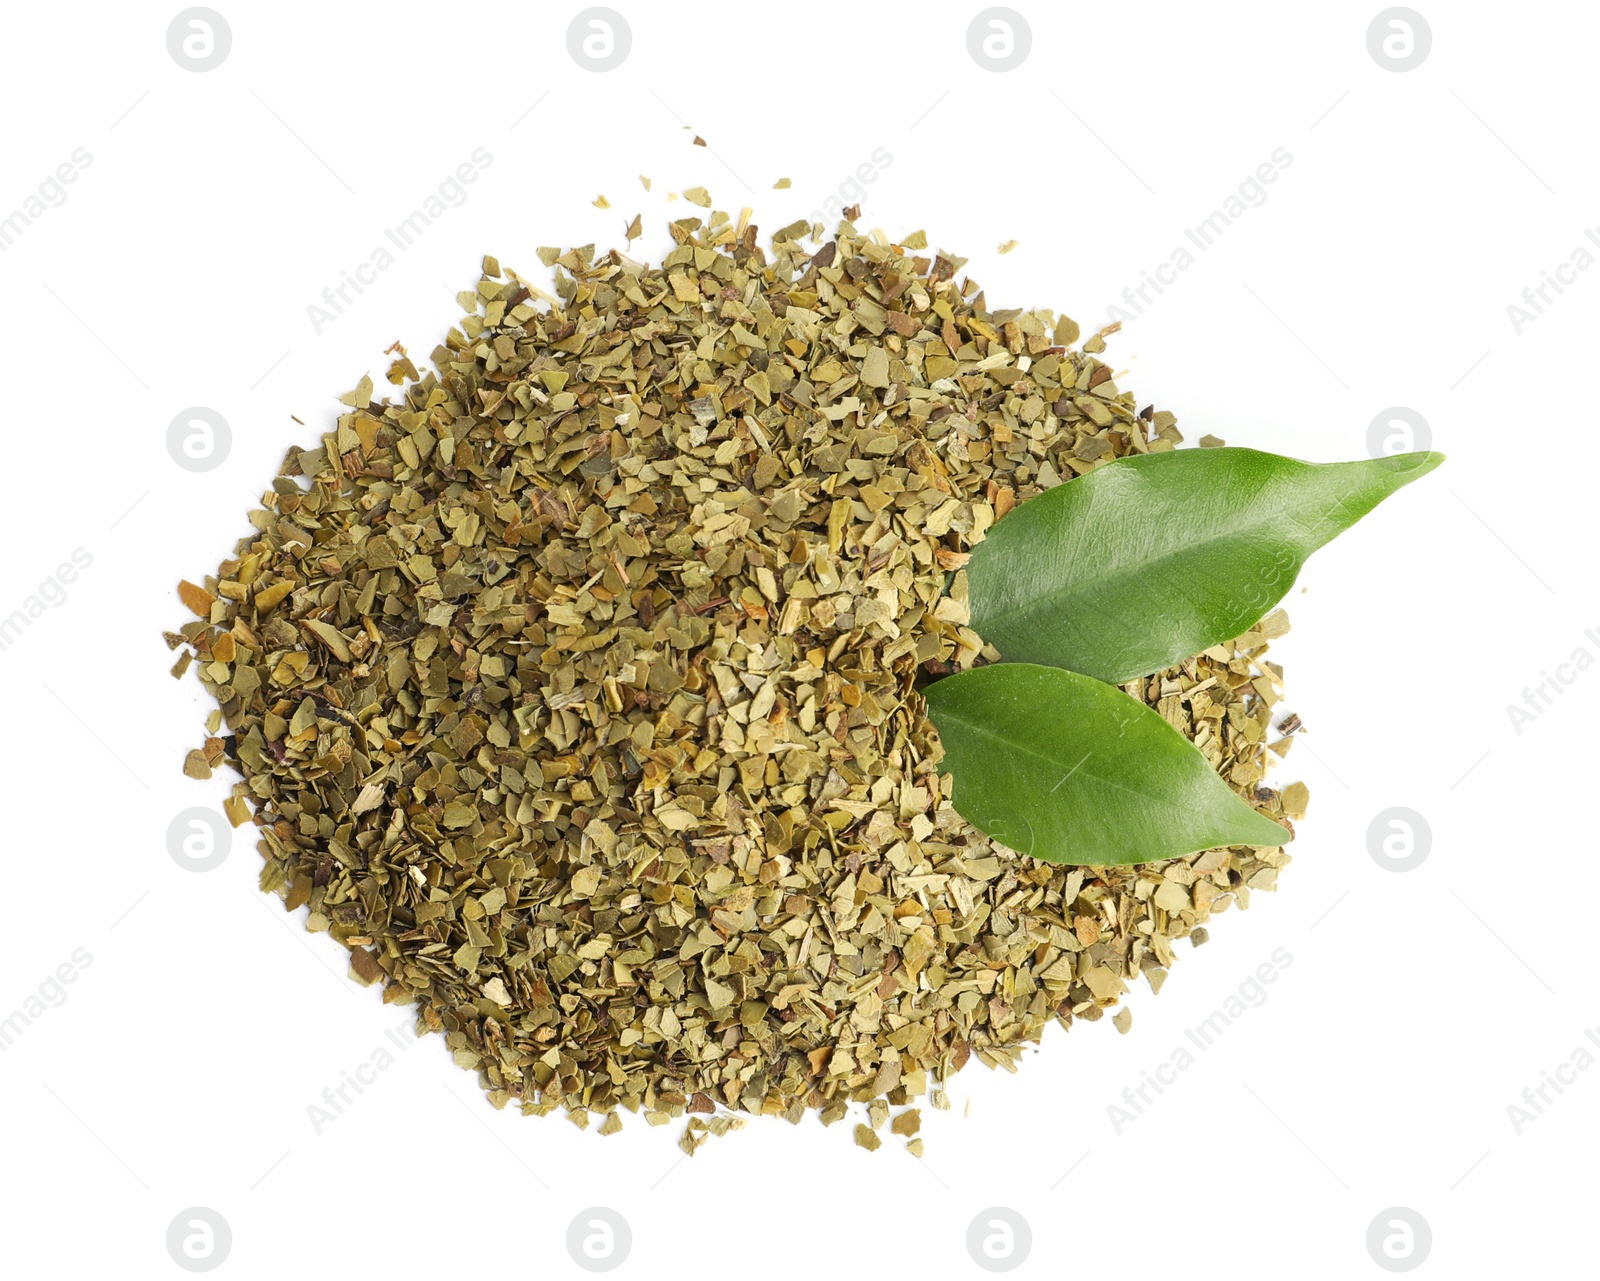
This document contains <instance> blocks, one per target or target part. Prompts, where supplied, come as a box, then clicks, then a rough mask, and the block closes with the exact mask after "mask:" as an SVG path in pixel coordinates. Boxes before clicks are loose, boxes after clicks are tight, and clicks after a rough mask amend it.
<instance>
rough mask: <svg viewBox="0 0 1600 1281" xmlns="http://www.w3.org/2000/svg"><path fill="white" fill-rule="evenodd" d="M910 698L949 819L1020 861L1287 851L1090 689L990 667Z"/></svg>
mask: <svg viewBox="0 0 1600 1281" xmlns="http://www.w3.org/2000/svg"><path fill="white" fill-rule="evenodd" d="M923 694H924V697H925V698H926V699H927V701H928V710H929V712H931V713H932V715H933V723H934V725H935V726H936V727H937V728H938V730H939V738H940V740H941V742H943V744H944V750H945V756H944V760H943V761H942V762H941V763H940V766H939V768H940V769H942V770H945V771H947V772H948V773H949V774H950V775H951V776H952V777H953V778H954V779H955V795H954V796H953V798H952V800H953V802H954V804H955V808H956V812H957V813H959V814H960V815H961V816H962V817H963V818H964V819H966V820H967V822H969V823H971V824H972V825H973V826H974V827H976V828H979V829H981V830H982V831H984V832H987V833H988V834H989V835H990V836H992V837H994V838H995V839H996V840H997V841H1001V842H1003V843H1004V844H1006V845H1009V846H1011V848H1012V849H1015V850H1020V851H1021V852H1022V853H1024V854H1031V855H1032V856H1033V857H1035V858H1041V859H1045V860H1046V861H1048V862H1051V863H1092V864H1095V865H1097V866H1103V865H1105V864H1108V863H1147V862H1151V861H1153V860H1155V859H1163V858H1176V857H1178V856H1179V855H1182V854H1192V853H1194V852H1195V851H1196V850H1206V849H1215V848H1217V847H1219V846H1223V845H1283V844H1284V843H1285V842H1287V841H1288V840H1290V839H1291V838H1290V834H1289V832H1288V830H1287V829H1285V828H1283V827H1281V826H1279V825H1278V824H1277V823H1274V822H1273V821H1272V820H1271V819H1270V818H1267V817H1266V816H1265V815H1262V814H1258V813H1257V812H1256V811H1255V810H1253V809H1251V808H1250V806H1249V805H1247V804H1246V803H1245V802H1244V801H1243V800H1241V799H1240V798H1239V796H1238V795H1237V794H1236V793H1235V792H1234V791H1233V789H1232V788H1230V787H1229V786H1228V785H1227V784H1226V783H1225V782H1223V781H1222V778H1221V776H1220V775H1219V774H1218V773H1217V772H1216V770H1214V769H1213V768H1212V767H1211V763H1210V762H1209V761H1207V760H1206V758H1205V757H1204V756H1202V755H1201V754H1200V753H1199V752H1198V751H1197V750H1196V749H1195V747H1194V745H1193V744H1192V743H1190V742H1189V741H1188V739H1186V738H1184V736H1183V735H1182V734H1180V733H1178V731H1177V730H1175V729H1173V728H1172V726H1170V725H1168V724H1167V723H1166V721H1164V720H1162V719H1161V717H1160V716H1158V715H1156V713H1155V712H1153V711H1151V710H1150V708H1148V707H1146V706H1145V705H1144V704H1143V703H1141V702H1139V701H1138V700H1137V699H1134V698H1130V697H1129V696H1128V695H1127V694H1124V693H1123V692H1122V691H1121V690H1120V689H1117V688H1115V687H1113V686H1111V685H1106V684H1104V683H1102V682H1100V681H1097V680H1095V679H1093V678H1092V677H1089V676H1080V675H1079V674H1078V673H1077V672H1069V671H1065V670H1063V669H1061V668H1059V667H1037V666H1034V665H1033V664H1031V663H997V664H995V665H994V666H992V667H980V668H977V669H975V670H973V671H970V672H963V673H961V674H960V675H958V676H948V677H946V678H945V679H943V680H940V681H935V682H934V683H933V684H932V685H929V686H928V687H927V689H926V690H924V691H923Z"/></svg>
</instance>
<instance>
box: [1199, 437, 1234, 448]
mask: <svg viewBox="0 0 1600 1281" xmlns="http://www.w3.org/2000/svg"><path fill="white" fill-rule="evenodd" d="M1227 443H1228V442H1227V441H1225V440H1223V439H1222V437H1221V436H1202V437H1200V448H1201V449H1221V448H1222V447H1223V446H1224V445H1226V444H1227Z"/></svg>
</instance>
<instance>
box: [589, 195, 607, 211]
mask: <svg viewBox="0 0 1600 1281" xmlns="http://www.w3.org/2000/svg"><path fill="white" fill-rule="evenodd" d="M590 203H591V204H593V205H594V207H595V208H596V209H609V208H611V202H610V201H609V200H607V199H606V198H605V196H604V195H603V194H602V195H598V196H596V197H595V198H594V199H593V200H592V201H591V202H590Z"/></svg>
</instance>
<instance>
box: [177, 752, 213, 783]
mask: <svg viewBox="0 0 1600 1281" xmlns="http://www.w3.org/2000/svg"><path fill="white" fill-rule="evenodd" d="M183 772H184V773H185V774H187V775H188V776H189V777H190V778H210V777H211V764H210V762H209V761H207V760H206V754H205V753H204V752H202V751H200V750H199V749H198V748H196V749H195V750H194V751H192V752H190V753H189V754H188V755H187V756H185V757H184V758H183Z"/></svg>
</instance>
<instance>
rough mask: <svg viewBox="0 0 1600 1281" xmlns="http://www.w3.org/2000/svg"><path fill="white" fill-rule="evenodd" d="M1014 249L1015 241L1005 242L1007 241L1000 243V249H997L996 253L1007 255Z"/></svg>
mask: <svg viewBox="0 0 1600 1281" xmlns="http://www.w3.org/2000/svg"><path fill="white" fill-rule="evenodd" d="M1016 247H1017V242H1016V241H1015V240H1007V241H1004V242H1002V243H1001V245H1000V247H999V249H998V251H997V252H999V253H1003V254H1008V253H1010V252H1011V251H1012V250H1013V249H1015V248H1016Z"/></svg>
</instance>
